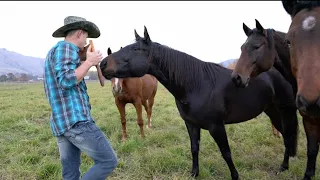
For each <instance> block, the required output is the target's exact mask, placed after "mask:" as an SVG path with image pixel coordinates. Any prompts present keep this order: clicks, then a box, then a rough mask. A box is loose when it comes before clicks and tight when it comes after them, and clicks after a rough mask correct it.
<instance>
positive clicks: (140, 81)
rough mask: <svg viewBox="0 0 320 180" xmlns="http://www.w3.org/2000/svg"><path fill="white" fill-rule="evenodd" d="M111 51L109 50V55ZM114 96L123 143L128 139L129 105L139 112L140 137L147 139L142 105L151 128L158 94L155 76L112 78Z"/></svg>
mask: <svg viewBox="0 0 320 180" xmlns="http://www.w3.org/2000/svg"><path fill="white" fill-rule="evenodd" d="M111 53H112V52H111V49H110V48H108V55H110V54H111ZM111 87H112V94H113V96H114V98H115V104H116V105H117V108H118V110H119V113H120V118H121V124H122V141H125V140H126V139H127V137H128V135H127V130H126V111H125V106H126V104H127V103H131V104H133V105H134V107H135V109H136V111H137V116H138V117H137V123H138V125H139V127H140V135H141V137H142V138H144V137H145V135H144V131H143V119H142V105H143V106H144V108H145V110H146V112H147V118H148V124H147V126H146V127H148V128H150V127H151V114H152V107H153V104H154V97H155V96H156V93H157V87H158V81H157V79H156V78H155V77H154V76H151V75H149V74H146V75H145V76H142V77H140V78H112V79H111Z"/></svg>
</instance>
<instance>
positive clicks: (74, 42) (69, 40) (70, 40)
mask: <svg viewBox="0 0 320 180" xmlns="http://www.w3.org/2000/svg"><path fill="white" fill-rule="evenodd" d="M64 40H65V41H67V42H69V43H72V44H74V45H75V46H77V47H78V48H79V49H81V48H80V47H79V45H78V44H77V43H76V41H74V40H73V39H70V38H65V39H64Z"/></svg>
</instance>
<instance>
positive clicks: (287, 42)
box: [285, 39, 291, 48]
mask: <svg viewBox="0 0 320 180" xmlns="http://www.w3.org/2000/svg"><path fill="white" fill-rule="evenodd" d="M285 42H286V44H287V45H288V47H289V48H290V47H291V42H290V41H289V40H288V39H286V40H285Z"/></svg>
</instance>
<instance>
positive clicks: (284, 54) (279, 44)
mask: <svg viewBox="0 0 320 180" xmlns="http://www.w3.org/2000/svg"><path fill="white" fill-rule="evenodd" d="M273 38H274V43H275V48H276V51H277V54H278V56H279V58H280V59H281V60H282V62H283V63H284V65H285V66H286V67H287V68H289V69H290V68H291V66H290V50H289V46H288V44H287V42H286V41H285V39H286V33H284V32H281V31H275V32H274V33H273Z"/></svg>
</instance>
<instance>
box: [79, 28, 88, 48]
mask: <svg viewBox="0 0 320 180" xmlns="http://www.w3.org/2000/svg"><path fill="white" fill-rule="evenodd" d="M78 37H79V45H80V48H81V49H82V48H83V47H84V46H85V45H86V44H87V38H88V33H87V32H86V31H83V30H80V31H79V36H78Z"/></svg>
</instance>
